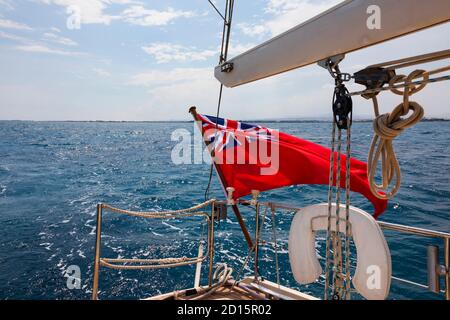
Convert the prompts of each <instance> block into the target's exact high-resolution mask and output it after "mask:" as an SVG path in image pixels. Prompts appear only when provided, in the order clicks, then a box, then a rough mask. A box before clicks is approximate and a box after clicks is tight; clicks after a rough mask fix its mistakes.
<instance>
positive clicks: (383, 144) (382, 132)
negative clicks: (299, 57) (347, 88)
mask: <svg viewBox="0 0 450 320" xmlns="http://www.w3.org/2000/svg"><path fill="white" fill-rule="evenodd" d="M448 58H450V50H443V51H439V52H434V53H429V54H424V55H419V56H415V57H410V58H404V59H399V60H394V61H388V62H384V63H380V64H377V65H373V66H370V67H368V68H386V69H387V70H396V69H401V68H405V67H410V66H414V65H418V64H423V63H430V62H434V61H438V60H443V59H448ZM449 70H450V66H444V67H441V68H438V69H435V70H431V71H425V70H420V69H419V70H415V71H413V72H411V73H410V74H409V75H408V76H405V75H397V76H394V77H393V78H392V79H391V80H390V81H389V84H388V86H385V87H383V86H382V87H379V88H372V89H368V90H364V91H359V92H353V93H351V94H350V95H351V96H353V95H363V96H364V95H366V96H367V97H369V98H371V99H372V102H373V107H374V112H375V117H376V118H375V120H374V122H373V129H374V136H373V138H372V143H371V145H370V149H369V155H368V161H367V175H368V179H369V186H370V190H371V191H372V193H373V194H374V195H375V196H376V197H377V198H379V199H386V200H387V199H391V198H392V197H394V196H395V195H396V194H397V192H398V191H399V189H400V185H401V169H400V165H399V162H398V159H397V156H396V154H395V150H394V147H393V140H394V139H395V138H397V137H398V136H399V135H400V134H401V133H402V132H403V131H404V130H406V129H408V128H410V127H412V126H414V125H415V124H417V123H418V122H420V121H421V120H422V118H423V116H424V109H423V107H422V106H421V105H420V104H418V103H417V102H414V101H410V97H411V96H412V95H413V94H416V93H417V92H419V91H421V90H423V89H424V88H425V87H426V86H427V84H428V83H434V82H439V81H445V80H450V75H444V76H441V77H436V78H430V76H431V75H435V74H438V73H442V72H446V71H449ZM417 79H419V80H417ZM386 90H390V91H391V92H393V93H394V94H397V95H401V96H403V102H402V103H400V104H399V105H397V107H395V108H394V110H393V111H392V112H391V113H386V114H382V115H380V114H379V108H378V100H377V97H376V95H377V94H378V93H379V92H381V91H386ZM380 162H381V184H377V182H376V181H375V176H376V173H377V170H378V166H379V163H380Z"/></svg>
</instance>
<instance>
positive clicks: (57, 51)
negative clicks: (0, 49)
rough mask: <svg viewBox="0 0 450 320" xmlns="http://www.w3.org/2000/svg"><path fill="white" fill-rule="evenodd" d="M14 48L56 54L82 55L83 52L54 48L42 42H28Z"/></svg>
mask: <svg viewBox="0 0 450 320" xmlns="http://www.w3.org/2000/svg"><path fill="white" fill-rule="evenodd" d="M14 48H15V49H16V50H19V51H25V52H32V53H47V54H55V55H62V56H79V55H82V53H81V52H74V51H65V50H60V49H52V48H49V47H47V46H44V45H41V44H28V45H23V46H16V47H14Z"/></svg>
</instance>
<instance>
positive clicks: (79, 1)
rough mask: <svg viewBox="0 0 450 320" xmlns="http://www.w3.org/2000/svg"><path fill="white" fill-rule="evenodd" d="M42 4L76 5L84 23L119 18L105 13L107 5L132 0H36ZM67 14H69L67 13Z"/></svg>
mask: <svg viewBox="0 0 450 320" xmlns="http://www.w3.org/2000/svg"><path fill="white" fill-rule="evenodd" d="M37 1H39V2H41V3H44V4H54V5H58V6H62V7H66V8H69V7H77V8H78V9H79V13H80V18H81V23H85V24H93V23H97V24H106V25H109V24H110V23H111V22H112V21H113V20H118V19H120V16H118V15H112V14H108V13H106V10H107V9H108V7H109V6H111V5H114V4H119V5H125V4H133V3H136V1H133V0H37ZM68 16H69V15H68Z"/></svg>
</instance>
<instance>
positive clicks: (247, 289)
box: [146, 278, 317, 300]
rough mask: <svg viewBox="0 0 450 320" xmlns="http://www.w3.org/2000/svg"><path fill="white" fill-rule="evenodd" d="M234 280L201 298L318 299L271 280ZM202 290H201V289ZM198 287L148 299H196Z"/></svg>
mask: <svg viewBox="0 0 450 320" xmlns="http://www.w3.org/2000/svg"><path fill="white" fill-rule="evenodd" d="M232 284H233V282H229V283H226V284H225V285H224V286H222V287H220V288H218V289H217V290H216V291H215V292H213V293H212V294H210V295H207V296H205V297H203V298H200V299H199V300H317V298H315V297H312V296H310V295H308V294H305V293H302V292H299V291H296V290H293V289H290V288H287V287H284V286H278V285H277V284H276V283H273V282H271V281H267V280H264V281H259V282H255V281H254V279H253V278H246V279H244V280H243V281H241V282H239V283H238V285H235V286H234V287H233V285H232ZM200 291H201V290H200ZM198 293H199V290H198V289H188V290H183V291H174V292H170V293H166V294H162V295H159V296H155V297H151V298H148V299H146V300H175V299H176V300H194V299H196V297H198Z"/></svg>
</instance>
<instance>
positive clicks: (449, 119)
mask: <svg viewBox="0 0 450 320" xmlns="http://www.w3.org/2000/svg"><path fill="white" fill-rule="evenodd" d="M192 121H193V120H158V121H152V120H135V121H133V120H0V122H66V123H72V122H73V123H190V122H192ZM239 121H242V122H248V123H322V122H330V120H329V119H264V120H239ZM353 121H354V122H356V123H364V122H372V121H373V119H354V120H353ZM422 122H450V118H424V119H422Z"/></svg>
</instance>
